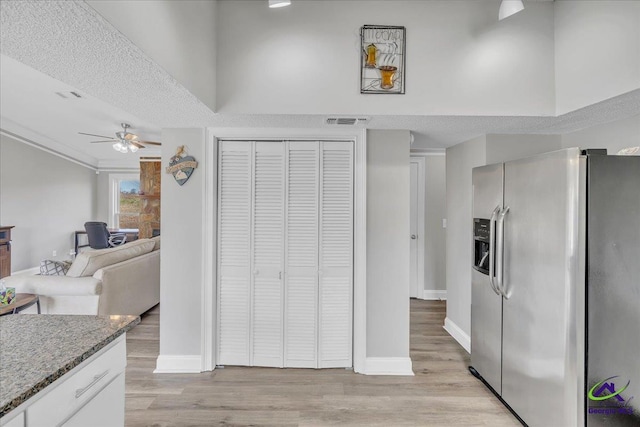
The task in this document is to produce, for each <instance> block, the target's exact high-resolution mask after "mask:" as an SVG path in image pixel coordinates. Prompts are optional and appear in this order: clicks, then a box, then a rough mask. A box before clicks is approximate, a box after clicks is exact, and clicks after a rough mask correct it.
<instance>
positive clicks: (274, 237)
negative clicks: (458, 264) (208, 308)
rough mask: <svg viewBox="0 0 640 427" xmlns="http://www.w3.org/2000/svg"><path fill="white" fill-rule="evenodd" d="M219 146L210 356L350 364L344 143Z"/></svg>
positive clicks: (281, 363) (347, 157) (284, 363)
mask: <svg viewBox="0 0 640 427" xmlns="http://www.w3.org/2000/svg"><path fill="white" fill-rule="evenodd" d="M219 147H220V148H219V172H218V186H219V193H218V194H219V204H218V239H219V240H218V257H219V261H218V262H219V266H218V267H219V268H218V275H219V276H218V313H219V331H218V363H219V364H228V365H250V366H273V367H296V368H329V367H349V366H351V365H352V361H351V355H352V345H351V342H352V306H353V297H352V293H353V292H352V289H353V278H352V277H353V206H352V200H353V178H352V175H353V147H352V143H350V142H318V141H291V142H287V143H285V142H262V141H257V142H247V141H222V142H221V143H220V146H219Z"/></svg>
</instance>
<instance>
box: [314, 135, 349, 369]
mask: <svg viewBox="0 0 640 427" xmlns="http://www.w3.org/2000/svg"><path fill="white" fill-rule="evenodd" d="M321 149H322V154H321V157H320V164H321V165H320V171H321V179H320V262H319V271H318V277H319V300H320V301H319V305H320V313H319V314H320V337H319V347H320V348H319V350H320V351H319V353H320V360H319V366H318V367H319V368H337V367H347V366H351V354H352V350H351V336H352V333H351V331H352V326H351V319H352V314H351V307H353V298H352V297H353V209H352V201H353V184H352V181H353V169H352V165H353V159H352V156H353V146H352V144H350V143H344V142H323V143H322V147H321Z"/></svg>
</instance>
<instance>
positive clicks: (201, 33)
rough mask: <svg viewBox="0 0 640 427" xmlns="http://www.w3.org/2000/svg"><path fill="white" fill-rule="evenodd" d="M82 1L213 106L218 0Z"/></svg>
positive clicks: (214, 104) (212, 108)
mask: <svg viewBox="0 0 640 427" xmlns="http://www.w3.org/2000/svg"><path fill="white" fill-rule="evenodd" d="M87 3H89V5H91V7H93V8H94V9H95V10H96V11H97V12H98V13H99V14H100V15H102V17H103V18H105V19H106V20H107V21H109V22H110V23H111V25H113V26H114V27H115V28H117V29H118V30H119V31H120V32H121V33H122V34H124V35H125V36H126V37H127V38H128V39H129V40H131V41H132V42H133V43H134V44H135V45H136V46H138V47H139V48H140V49H141V50H142V51H143V52H144V53H146V54H147V55H148V56H149V57H150V58H151V59H153V60H154V61H155V62H156V63H157V64H158V65H160V66H161V67H163V68H164V69H165V70H166V71H167V72H168V73H169V74H171V75H172V76H173V77H174V78H175V79H176V80H177V81H178V82H180V84H182V85H183V86H184V87H185V88H187V90H189V91H190V92H191V93H192V94H194V95H195V96H197V97H198V98H199V99H200V101H202V102H203V103H204V104H205V105H206V106H207V107H209V108H210V109H211V110H212V111H215V108H216V16H217V12H216V11H217V1H201V0H181V1H173V0H146V1H118V0H89V1H87ZM132 66H135V64H132Z"/></svg>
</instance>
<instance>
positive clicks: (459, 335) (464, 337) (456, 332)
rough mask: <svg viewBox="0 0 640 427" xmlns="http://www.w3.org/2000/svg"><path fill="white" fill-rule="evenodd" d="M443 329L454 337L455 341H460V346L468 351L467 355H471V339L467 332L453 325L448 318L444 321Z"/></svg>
mask: <svg viewBox="0 0 640 427" xmlns="http://www.w3.org/2000/svg"><path fill="white" fill-rule="evenodd" d="M443 328H444V330H445V331H447V332H448V333H449V335H451V336H452V337H453V339H455V340H456V341H458V344H460V345H461V346H462V348H464V349H465V350H466V351H467V353H471V337H469V335H468V334H467V333H466V332H465V331H463V330H462V328H460V327H459V326H458V325H456V324H455V323H453V322H452V321H451V319H449V318H448V317H447V318H445V319H444V326H443Z"/></svg>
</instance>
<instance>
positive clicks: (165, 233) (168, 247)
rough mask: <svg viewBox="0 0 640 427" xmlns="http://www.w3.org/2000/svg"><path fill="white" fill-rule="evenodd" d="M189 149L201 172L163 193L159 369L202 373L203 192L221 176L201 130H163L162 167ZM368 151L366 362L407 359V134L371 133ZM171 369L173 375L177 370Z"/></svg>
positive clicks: (166, 187) (168, 185) (165, 187)
mask: <svg viewBox="0 0 640 427" xmlns="http://www.w3.org/2000/svg"><path fill="white" fill-rule="evenodd" d="M313 132H314V131H310V133H313ZM316 132H317V131H316ZM214 133H215V130H214ZM183 144H185V145H187V147H188V149H189V153H190V154H191V155H193V156H194V157H195V158H196V160H198V162H199V166H198V169H196V170H195V171H194V173H193V175H192V176H191V178H190V180H189V181H188V182H187V183H186V184H185V185H183V186H182V187H180V186H179V185H178V184H177V183H175V182H173V180H172V179H169V180H168V182H167V183H163V185H162V218H163V225H162V263H161V290H160V303H161V307H163V309H162V316H161V319H160V357H159V359H158V366H159V367H160V366H161V365H162V364H163V361H166V360H168V358H171V357H172V356H178V357H179V359H181V360H187V359H184V357H186V358H188V359H189V360H191V361H193V360H196V362H197V365H196V368H195V369H199V366H200V365H199V356H200V354H201V351H202V349H201V348H200V347H201V346H200V342H201V303H202V301H201V299H202V285H203V259H202V257H203V244H204V243H205V242H204V241H203V237H204V235H205V231H204V230H203V228H202V224H203V220H204V211H203V200H204V194H203V192H204V191H205V188H206V185H207V184H206V183H205V170H206V169H207V168H211V171H210V174H211V176H215V174H216V170H217V165H216V164H211V165H208V164H206V158H205V154H204V147H205V133H204V130H203V129H164V130H163V146H162V153H163V154H162V162H163V164H165V165H166V164H168V162H169V158H170V157H171V156H172V155H173V154H174V153H175V150H176V147H177V146H178V145H183ZM367 150H368V153H367V186H368V188H369V189H370V190H369V191H370V192H368V194H367V263H368V266H367V307H366V311H367V324H366V328H367V353H366V356H367V357H383V358H386V357H396V358H407V357H408V356H409V242H408V239H407V236H408V235H409V132H408V131H369V132H368V142H367ZM214 234H215V227H214ZM214 239H215V236H214ZM204 262H215V260H204ZM214 333H215V331H214ZM174 362H175V360H174ZM177 363H179V362H177ZM172 366H173V367H175V366H176V365H175V363H174V364H173V365H172ZM193 366H194V365H190V367H191V368H193Z"/></svg>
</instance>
